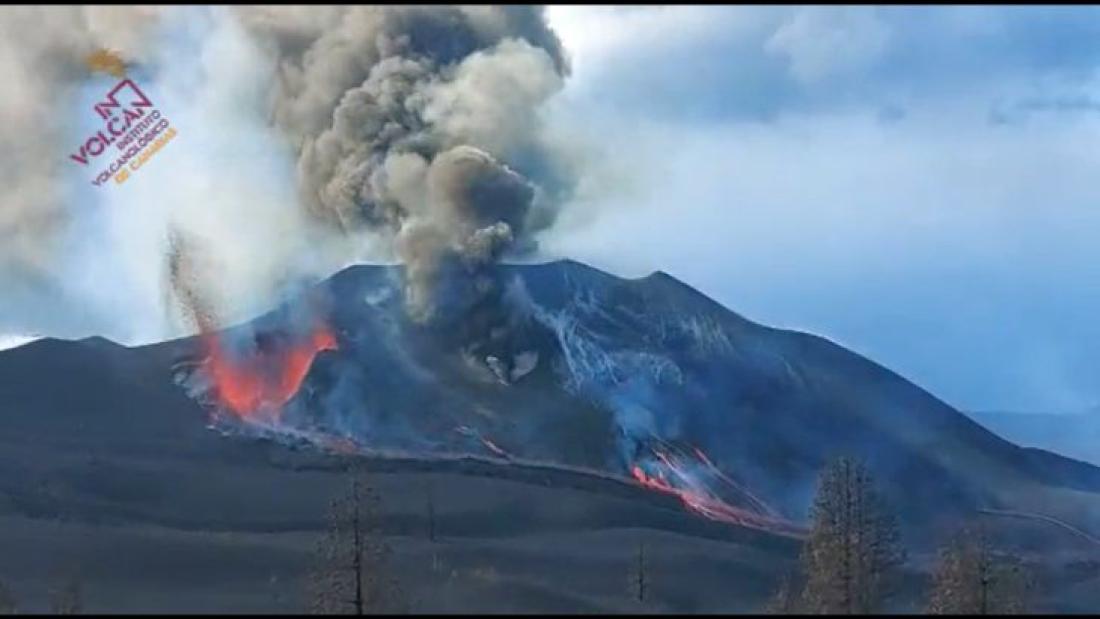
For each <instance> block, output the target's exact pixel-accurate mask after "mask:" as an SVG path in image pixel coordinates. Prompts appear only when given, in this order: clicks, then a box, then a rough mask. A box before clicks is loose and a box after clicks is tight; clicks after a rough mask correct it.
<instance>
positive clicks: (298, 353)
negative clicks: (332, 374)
mask: <svg viewBox="0 0 1100 619" xmlns="http://www.w3.org/2000/svg"><path fill="white" fill-rule="evenodd" d="M203 343H204V346H205V348H206V359H205V361H204V362H203V366H202V369H203V372H204V374H205V375H206V376H207V378H208V379H209V380H210V382H211V383H212V392H213V395H214V397H215V398H216V400H217V403H218V405H219V408H220V409H222V410H225V411H228V412H230V413H232V414H234V415H235V416H236V417H237V418H238V419H240V420H241V421H245V422H260V423H264V424H267V425H272V424H275V423H278V422H279V421H280V416H281V413H282V407H283V405H285V404H286V403H287V401H288V400H290V398H292V397H293V396H294V394H295V393H297V392H298V389H299V388H300V387H301V385H302V380H303V379H305V376H306V373H307V372H309V368H310V366H311V365H312V364H313V359H314V357H316V356H317V353H319V352H321V351H322V350H336V348H337V343H336V337H335V336H334V335H333V333H332V331H331V330H330V329H329V328H328V327H327V326H323V325H322V326H319V327H316V328H315V329H314V330H313V331H312V332H311V333H310V334H309V335H308V336H306V337H304V338H303V337H300V336H299V337H291V338H287V339H286V340H285V341H276V342H270V341H269V340H264V341H261V342H259V343H255V344H254V345H250V346H247V347H244V349H243V350H238V349H236V348H234V347H232V346H227V345H226V342H225V341H224V340H223V338H222V337H219V335H218V334H217V333H211V334H207V335H206V336H205V337H204V338H203Z"/></svg>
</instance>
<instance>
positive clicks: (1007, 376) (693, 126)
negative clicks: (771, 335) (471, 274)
mask: <svg viewBox="0 0 1100 619" xmlns="http://www.w3.org/2000/svg"><path fill="white" fill-rule="evenodd" d="M549 16H550V19H551V22H552V25H553V26H554V28H555V29H556V30H557V31H558V33H559V35H560V36H561V37H562V39H563V41H564V43H565V45H566V47H567V49H568V50H569V52H570V54H571V56H572V62H573V74H572V76H571V78H570V80H569V82H568V83H567V87H566V92H565V93H563V96H562V97H560V98H559V99H558V100H557V101H555V105H554V106H553V107H552V108H551V109H550V110H549V111H548V116H547V122H548V123H550V124H551V125H552V126H555V127H556V128H557V130H558V132H559V133H560V134H562V135H567V136H572V137H573V138H575V140H576V142H577V143H578V144H583V147H582V146H577V147H576V148H578V149H580V150H584V151H585V153H586V156H587V157H589V158H590V168H591V172H590V174H589V178H588V179H587V182H586V184H584V185H583V186H582V191H581V192H580V195H579V196H578V199H577V200H576V201H575V203H574V204H572V205H570V207H569V209H568V210H567V211H566V212H565V213H564V215H563V218H562V220H561V222H560V225H559V226H557V227H556V228H555V229H553V230H552V231H550V232H549V233H548V234H547V235H545V237H544V238H543V239H542V247H543V250H544V251H545V252H546V253H547V254H548V255H569V256H573V257H576V258H578V259H581V260H585V261H588V262H590V263H593V264H595V265H596V266H600V267H602V268H606V269H608V270H611V271H613V272H617V273H620V274H623V275H641V274H645V273H647V272H649V271H651V270H655V269H662V270H665V271H668V272H670V273H672V274H673V275H675V276H677V277H679V278H680V279H682V280H684V281H686V282H687V283H689V284H692V285H693V286H695V287H697V288H699V289H700V290H702V291H704V292H706V293H707V294H709V295H711V296H713V297H714V298H716V299H718V300H719V301H721V302H723V303H724V304H725V305H727V306H728V307H730V308H731V309H733V310H734V311H737V312H739V313H741V314H743V315H745V316H747V317H749V318H751V319H754V320H757V321H760V322H764V323H767V324H772V325H776V326H783V327H790V328H797V329H802V330H806V331H811V332H814V333H819V334H822V335H825V336H827V337H829V338H831V339H833V340H835V341H837V342H839V343H841V344H843V345H845V346H848V347H850V348H852V349H854V350H856V351H858V352H861V353H863V354H866V355H868V356H870V357H871V358H873V359H875V360H877V361H879V362H880V363H883V364H884V365H887V366H888V367H890V368H892V369H894V370H896V371H898V372H900V373H901V374H903V375H905V376H906V377H908V378H910V379H912V380H914V381H915V382H917V383H918V384H920V385H922V386H924V387H925V388H927V389H929V390H930V391H932V392H934V393H936V394H937V395H939V396H940V397H942V398H944V399H945V400H947V401H948V402H949V403H951V404H953V405H955V406H958V407H960V408H964V409H1009V410H1028V411H1041V412H1079V411H1084V410H1091V409H1094V408H1095V407H1096V406H1097V405H1100V380H1098V379H1100V370H1097V369H1096V364H1095V363H1094V362H1093V361H1094V359H1095V356H1096V351H1097V349H1098V345H1100V326H1097V321H1096V320H1095V318H1094V317H1095V315H1096V313H1097V310H1100V261H1098V260H1097V258H1100V256H1098V254H1100V251H1098V249H1097V248H1096V243H1095V241H1096V239H1097V238H1100V234H1098V233H1100V182H1098V181H1100V79H1098V78H1100V74H1098V73H1097V69H1098V67H1100V11H1098V9H1096V8H1094V7H1072V8H1065V7H1063V8H1040V7H643V8H624V7H551V8H550V9H549Z"/></svg>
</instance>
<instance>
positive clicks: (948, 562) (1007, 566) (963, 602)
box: [928, 526, 1028, 615]
mask: <svg viewBox="0 0 1100 619" xmlns="http://www.w3.org/2000/svg"><path fill="white" fill-rule="evenodd" d="M1027 589H1028V578H1027V574H1026V573H1025V571H1024V569H1023V565H1022V563H1021V562H1020V560H1019V558H1018V557H1015V556H1013V555H1012V554H1010V553H1004V552H997V551H996V549H995V548H994V547H993V544H992V541H991V540H990V538H989V534H988V532H987V531H986V530H985V528H984V527H980V526H979V527H968V528H964V529H962V530H961V531H959V532H958V533H956V534H955V536H954V537H953V538H952V540H951V541H950V542H949V543H948V545H947V546H946V547H944V548H943V549H942V550H941V551H940V562H939V564H938V565H937V566H936V571H935V573H934V574H933V577H932V592H931V595H930V597H929V600H928V613H929V614H937V615H938V614H968V615H989V614H1009V613H1023V612H1025V611H1026V593H1027Z"/></svg>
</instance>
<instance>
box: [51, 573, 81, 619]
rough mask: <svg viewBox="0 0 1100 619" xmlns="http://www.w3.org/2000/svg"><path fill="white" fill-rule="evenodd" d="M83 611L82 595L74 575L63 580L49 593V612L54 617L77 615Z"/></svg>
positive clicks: (77, 579) (78, 582) (78, 581)
mask: <svg viewBox="0 0 1100 619" xmlns="http://www.w3.org/2000/svg"><path fill="white" fill-rule="evenodd" d="M83 609H84V594H83V591H82V588H81V586H80V580H79V578H78V577H76V576H75V575H70V576H68V577H67V578H65V579H64V581H63V582H61V583H60V584H59V585H58V586H57V587H56V588H55V589H54V590H53V591H51V593H50V612H52V613H53V614H55V615H78V614H80V613H81V612H82V611H83Z"/></svg>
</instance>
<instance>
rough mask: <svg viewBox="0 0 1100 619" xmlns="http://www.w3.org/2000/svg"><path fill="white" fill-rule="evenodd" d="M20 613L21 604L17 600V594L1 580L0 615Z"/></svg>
mask: <svg viewBox="0 0 1100 619" xmlns="http://www.w3.org/2000/svg"><path fill="white" fill-rule="evenodd" d="M18 613H19V605H18V604H16V602H15V595H14V594H13V593H12V592H11V589H8V586H7V585H5V584H4V583H3V582H0V615H15V614H18Z"/></svg>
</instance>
